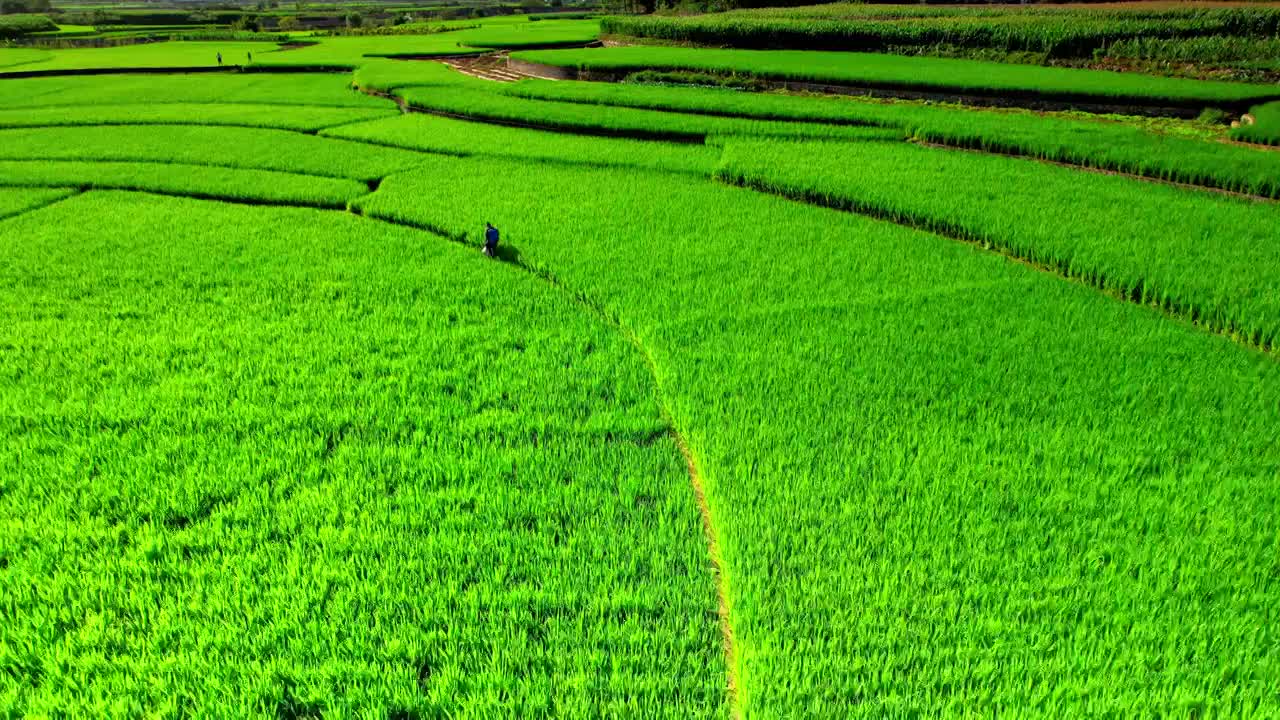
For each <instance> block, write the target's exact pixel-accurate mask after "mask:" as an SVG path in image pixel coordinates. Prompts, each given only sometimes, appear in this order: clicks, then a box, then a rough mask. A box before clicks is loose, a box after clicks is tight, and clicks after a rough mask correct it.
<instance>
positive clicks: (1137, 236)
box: [717, 140, 1280, 346]
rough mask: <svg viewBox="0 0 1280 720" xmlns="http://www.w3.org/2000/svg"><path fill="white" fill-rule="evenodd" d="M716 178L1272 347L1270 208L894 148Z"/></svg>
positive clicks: (728, 170) (746, 165) (837, 149)
mask: <svg viewBox="0 0 1280 720" xmlns="http://www.w3.org/2000/svg"><path fill="white" fill-rule="evenodd" d="M717 176H718V177H720V178H721V179H723V180H726V181H728V182H732V183H737V184H742V185H745V186H749V187H753V188H757V189H761V190H767V191H770V192H776V193H779V194H782V195H786V196H789V197H794V198H797V199H802V200H813V201H817V202H820V203H823V204H827V205H831V206H834V207H838V208H842V209H851V210H857V211H860V212H867V213H871V214H874V215H877V216H880V217H885V218H889V219H892V220H895V221H899V222H907V223H910V224H912V225H917V226H921V227H924V228H928V229H931V230H933V229H936V230H940V231H943V232H946V233H949V234H953V235H958V236H961V237H964V238H967V239H972V240H975V241H978V242H981V243H983V244H986V245H989V246H993V247H996V248H998V249H999V250H1001V251H1003V252H1007V253H1010V254H1012V255H1014V256H1016V257H1019V258H1023V259H1026V260H1030V261H1031V262H1034V263H1037V264H1040V265H1045V266H1049V267H1051V268H1053V269H1054V270H1056V271H1058V272H1061V273H1063V274H1065V275H1069V276H1072V277H1076V278H1080V279H1082V280H1083V281H1085V282H1087V283H1089V284H1091V285H1095V286H1098V287H1100V288H1103V289H1105V290H1108V291H1111V292H1114V293H1117V294H1119V295H1121V296H1123V297H1126V298H1131V299H1133V300H1134V301H1136V302H1140V303H1143V304H1151V305H1157V306H1160V307H1164V308H1169V309H1171V310H1173V311H1175V312H1177V313H1179V314H1181V315H1185V316H1187V317H1190V318H1192V319H1194V320H1196V321H1198V322H1202V323H1204V324H1205V325H1207V326H1208V327H1210V328H1212V329H1214V330H1220V331H1225V332H1229V333H1232V334H1239V335H1241V336H1244V337H1246V338H1247V339H1248V340H1249V341H1251V342H1254V343H1259V344H1263V345H1267V346H1269V345H1271V344H1273V343H1275V342H1277V340H1280V278H1277V277H1276V275H1275V273H1274V268H1276V267H1277V266H1280V247H1277V246H1276V245H1275V243H1273V242H1270V238H1271V237H1273V236H1274V233H1275V228H1276V227H1280V206H1276V205H1275V204H1273V203H1259V202H1249V201H1241V200H1236V199H1233V198H1220V197H1215V196H1212V195H1208V194H1205V193H1202V192H1198V191H1190V190H1182V189H1179V188H1170V187H1163V186H1153V185H1151V184H1149V183H1143V182H1140V181H1135V180H1130V179H1128V178H1121V177H1114V176H1108V175H1089V174H1081V173H1080V172H1079V171H1075V170H1071V169H1066V168H1058V167H1052V166H1046V165H1043V164H1040V163H1037V162H1034V161H1029V160H1022V159H1015V158H1004V157H995V156H990V155H983V154H979V153H970V152H964V151H955V150H935V149H929V148H921V147H915V146H910V145H904V144H901V143H897V144H887V143H851V144H834V143H766V142H751V141H737V140H735V141H732V142H730V143H728V144H727V146H726V148H725V159H724V162H723V164H722V166H721V167H720V169H719V170H718V171H717ZM956 178H964V182H962V183H958V182H956Z"/></svg>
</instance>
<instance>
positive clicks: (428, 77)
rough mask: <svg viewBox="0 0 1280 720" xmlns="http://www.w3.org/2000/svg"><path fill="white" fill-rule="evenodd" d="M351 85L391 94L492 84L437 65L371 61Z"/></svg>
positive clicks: (434, 63)
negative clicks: (414, 88) (410, 88)
mask: <svg viewBox="0 0 1280 720" xmlns="http://www.w3.org/2000/svg"><path fill="white" fill-rule="evenodd" d="M352 77H353V78H354V79H353V81H352V84H353V85H355V87H357V88H360V89H361V90H366V91H367V90H374V91H378V92H391V91H392V90H395V89H397V88H403V87H470V88H481V87H486V85H492V84H493V83H491V82H489V81H486V80H481V79H479V78H475V77H471V76H470V75H463V74H462V73H460V72H457V71H456V70H454V69H453V68H451V67H449V66H447V65H444V64H442V63H437V62H410V61H405V60H387V59H377V58H374V59H371V60H369V61H368V62H365V63H364V64H362V65H361V66H360V67H359V68H358V69H357V70H356V71H355V73H354V74H353V76H352Z"/></svg>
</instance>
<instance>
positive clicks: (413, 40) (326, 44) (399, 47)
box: [254, 33, 476, 69]
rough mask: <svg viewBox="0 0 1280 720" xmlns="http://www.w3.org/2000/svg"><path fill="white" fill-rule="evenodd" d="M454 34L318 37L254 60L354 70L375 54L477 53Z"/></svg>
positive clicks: (267, 64)
mask: <svg viewBox="0 0 1280 720" xmlns="http://www.w3.org/2000/svg"><path fill="white" fill-rule="evenodd" d="M455 35H460V34H459V33H436V34H433V35H387V36H377V37H360V36H355V37H343V36H339V37H327V38H319V39H318V40H319V41H318V42H317V43H315V44H314V45H308V46H306V47H301V48H297V49H295V50H287V51H282V52H277V53H272V54H270V55H263V56H261V58H259V57H258V56H256V55H255V56H254V61H255V62H257V63H258V64H260V65H264V66H280V65H317V66H326V67H331V66H341V67H349V68H352V69H355V68H357V67H360V66H361V65H363V64H364V63H366V62H368V61H369V60H370V59H372V58H378V57H395V56H405V57H410V56H420V55H429V56H434V55H465V54H468V53H474V52H476V50H475V48H470V47H464V46H462V44H460V42H459V40H457V39H455V37H454V36H455Z"/></svg>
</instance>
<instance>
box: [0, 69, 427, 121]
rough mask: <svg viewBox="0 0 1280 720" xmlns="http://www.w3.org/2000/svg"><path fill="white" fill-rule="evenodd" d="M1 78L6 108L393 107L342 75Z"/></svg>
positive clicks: (215, 74) (253, 74)
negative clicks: (155, 105)
mask: <svg viewBox="0 0 1280 720" xmlns="http://www.w3.org/2000/svg"><path fill="white" fill-rule="evenodd" d="M402 64H403V63H402ZM422 64H424V65H426V64H434V63H422ZM3 83H4V85H3V87H4V90H5V97H4V102H3V107H4V108H5V109H13V108H20V107H36V106H52V105H78V106H96V105H116V104H120V103H122V102H125V103H133V104H139V105H141V104H152V103H200V104H214V103H233V104H263V105H310V106H314V107H351V108H376V109H382V110H393V109H394V106H393V105H392V104H391V103H390V102H388V101H386V100H382V99H380V98H375V97H371V96H369V95H365V94H363V93H358V92H352V90H351V87H350V79H349V78H347V77H345V76H342V75H326V74H310V73H289V74H283V75H273V74H270V73H252V74H236V73H210V74H191V75H101V76H69V77H42V78H15V79H9V80H4V81H3ZM82 109H87V108H82Z"/></svg>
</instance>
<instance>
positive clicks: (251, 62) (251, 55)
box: [245, 53, 253, 65]
mask: <svg viewBox="0 0 1280 720" xmlns="http://www.w3.org/2000/svg"><path fill="white" fill-rule="evenodd" d="M245 55H248V56H249V64H250V65H252V64H253V53H245Z"/></svg>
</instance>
